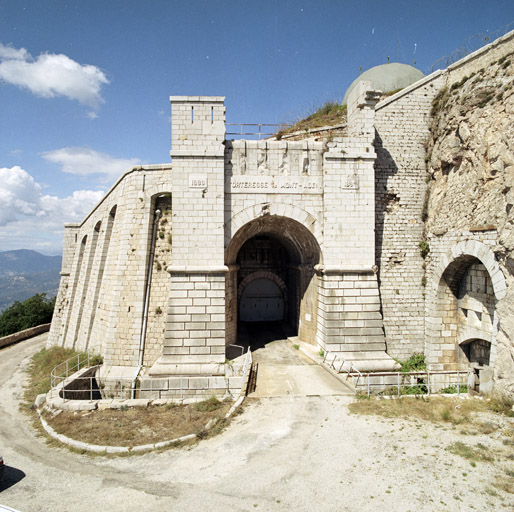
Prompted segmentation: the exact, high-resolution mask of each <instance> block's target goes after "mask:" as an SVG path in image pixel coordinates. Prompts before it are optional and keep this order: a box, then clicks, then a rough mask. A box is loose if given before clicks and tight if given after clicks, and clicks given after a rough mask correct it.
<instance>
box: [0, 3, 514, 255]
mask: <svg viewBox="0 0 514 512" xmlns="http://www.w3.org/2000/svg"><path fill="white" fill-rule="evenodd" d="M513 22H514V2H513V1H512V0H489V1H487V2H486V1H484V0H480V1H476V0H444V1H442V0H431V1H428V0H423V1H421V0H410V1H395V0H389V1H385V0H374V1H362V0H361V1H353V0H349V1H345V0H339V1H336V0H305V1H304V0H295V1H293V0H281V1H280V0H275V1H271V0H256V1H243V0H239V1H238V0H231V1H230V0H226V1H222V0H210V1H206V0H204V1H196V0H187V1H186V0H182V1H178V0H146V1H142V0H140V1H135V0H75V1H74V0H72V1H64V0H60V1H57V0H32V1H24V0H0V250H11V249H20V248H26V249H34V250H38V251H40V252H43V253H46V254H58V253H59V252H60V250H61V247H62V224H63V223H64V222H76V221H80V220H81V219H82V218H83V217H84V216H85V215H86V213H87V212H88V211H89V210H90V209H91V207H92V206H93V205H94V204H95V203H96V202H97V200H98V199H99V198H100V197H101V196H102V195H103V193H104V192H105V191H106V190H108V188H109V187H110V186H111V184H112V183H113V182H114V181H115V179H116V177H117V176H119V175H120V174H121V173H122V172H123V169H126V168H127V167H130V166H132V165H137V164H139V163H149V164H153V163H162V162H168V161H169V149H170V122H169V110H170V107H169V102H168V97H169V96H170V95H181V94H184V95H197V94H200V95H201V94H205V95H220V96H226V106H227V122H233V123H280V122H291V121H294V120H295V119H297V118H299V117H301V116H303V115H306V114H308V113H310V111H312V110H313V109H314V108H315V107H316V106H319V105H321V104H322V103H323V102H325V101H327V100H340V99H341V98H342V97H343V95H344V92H345V90H346V88H347V87H348V86H349V85H350V83H351V82H352V81H353V80H354V79H355V78H356V77H357V75H358V74H359V70H360V69H361V68H362V70H363V71H365V70H366V69H369V68H371V67H373V66H375V65H378V64H382V63H385V62H387V58H388V56H389V57H390V60H391V62H403V63H407V64H413V63H414V61H416V67H418V68H419V69H420V70H421V71H423V72H424V73H425V74H428V73H430V72H431V71H432V68H433V64H434V63H435V62H436V61H437V60H438V59H440V58H442V57H445V56H448V55H449V54H451V53H452V52H453V51H454V50H456V49H458V48H462V47H465V46H468V47H470V48H471V49H474V48H476V47H477V41H479V40H480V41H482V40H483V37H485V36H487V35H489V37H490V38H491V39H494V38H495V37H496V36H497V35H498V33H499V32H501V33H504V32H505V28H506V27H507V26H508V25H509V24H510V29H514V24H513ZM474 35H480V37H478V38H472V39H470V38H471V37H472V36H474ZM500 35H501V34H500ZM439 63H440V62H439Z"/></svg>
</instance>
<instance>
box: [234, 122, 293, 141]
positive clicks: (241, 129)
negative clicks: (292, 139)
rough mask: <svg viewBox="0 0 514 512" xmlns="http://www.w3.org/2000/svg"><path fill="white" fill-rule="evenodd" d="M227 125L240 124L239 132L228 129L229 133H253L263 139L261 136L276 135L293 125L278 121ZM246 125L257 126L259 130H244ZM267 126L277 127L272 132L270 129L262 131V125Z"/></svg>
mask: <svg viewBox="0 0 514 512" xmlns="http://www.w3.org/2000/svg"><path fill="white" fill-rule="evenodd" d="M225 126H239V127H240V130H239V131H237V132H236V131H233V132H230V131H227V135H252V136H258V137H259V140H261V137H264V136H265V137H271V136H272V135H275V134H276V133H277V132H278V131H280V130H283V129H284V128H289V127H290V126H291V125H289V124H284V123H276V124H270V123H226V124H225ZM246 126H257V127H258V130H257V131H255V130H254V131H244V132H243V127H246ZM265 126H266V127H267V126H273V127H274V128H275V129H274V131H272V132H270V131H267V132H264V131H262V127H265ZM245 130H246V128H245Z"/></svg>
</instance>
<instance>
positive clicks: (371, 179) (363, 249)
mask: <svg viewBox="0 0 514 512" xmlns="http://www.w3.org/2000/svg"><path fill="white" fill-rule="evenodd" d="M376 101H377V94H376V92H375V91H371V90H370V84H369V82H361V83H360V84H359V86H358V87H356V88H355V89H354V90H353V91H352V93H351V94H350V97H349V99H348V133H349V135H348V136H347V137H343V138H341V139H335V140H334V141H333V142H330V143H329V144H328V151H327V152H326V153H325V155H324V168H325V184H324V190H325V192H324V242H325V243H324V260H323V265H322V266H321V267H320V268H319V272H320V291H319V305H318V334H317V339H318V344H320V345H321V346H322V347H323V348H324V349H325V350H329V351H333V352H346V353H354V354H353V356H354V358H360V357H361V355H362V353H364V352H368V353H369V352H373V351H382V352H383V351H384V350H385V342H384V332H383V324H382V316H381V313H380V297H379V291H378V282H377V277H376V274H375V173H374V169H373V164H374V161H375V158H376V154H375V151H374V148H373V146H372V141H373V136H374V128H373V126H374V107H375V104H376ZM359 354H360V355H359Z"/></svg>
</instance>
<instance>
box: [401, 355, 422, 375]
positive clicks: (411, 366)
mask: <svg viewBox="0 0 514 512" xmlns="http://www.w3.org/2000/svg"><path fill="white" fill-rule="evenodd" d="M398 363H400V366H401V369H400V371H401V372H404V373H408V372H424V371H426V369H427V364H426V363H425V354H412V355H411V356H410V357H409V359H407V360H406V361H398Z"/></svg>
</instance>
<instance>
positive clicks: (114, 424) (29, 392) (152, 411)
mask: <svg viewBox="0 0 514 512" xmlns="http://www.w3.org/2000/svg"><path fill="white" fill-rule="evenodd" d="M76 354H77V352H75V351H73V350H71V349H65V348H62V347H52V348H50V349H48V350H47V349H43V350H41V351H40V352H38V353H36V354H35V355H34V356H33V357H32V361H31V363H30V365H29V368H28V379H27V384H26V387H25V392H24V402H25V403H24V407H23V409H24V410H26V411H27V412H28V413H29V414H30V415H31V418H32V420H33V424H34V426H35V427H36V428H37V429H38V430H39V431H40V432H41V433H44V432H45V431H44V430H43V428H42V426H41V423H40V421H39V418H38V415H37V413H36V410H35V406H34V401H35V399H36V396H37V395H39V394H41V393H47V392H48V391H49V390H50V372H51V371H52V369H53V368H55V366H57V365H58V364H60V363H62V362H64V361H66V360H67V359H70V358H71V357H73V356H75V355H76ZM231 405H232V402H220V401H219V400H217V399H216V398H215V397H211V398H208V399H207V400H204V401H203V402H199V403H196V404H192V405H175V404H168V405H162V406H150V407H144V408H143V407H135V408H128V407H127V406H122V408H121V409H116V410H96V411H83V412H70V411H55V413H52V412H49V411H44V416H45V419H46V421H47V423H48V424H49V425H50V426H51V427H52V428H53V429H54V430H55V431H56V432H57V433H59V434H63V435H65V436H67V437H70V438H71V439H75V440H77V441H82V442H86V443H90V444H97V445H102V446H137V445H141V444H151V443H157V442H160V441H169V440H171V439H176V438H178V437H181V436H184V435H188V434H196V436H197V438H199V439H203V438H205V437H207V436H211V435H215V434H217V433H219V432H221V431H222V430H223V428H224V427H225V425H226V420H225V414H226V413H227V412H228V410H229V409H230V406H231ZM211 420H214V421H213V422H212V423H213V427H212V428H210V429H209V430H208V431H207V430H206V429H205V426H206V425H207V423H208V422H209V421H211Z"/></svg>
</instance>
